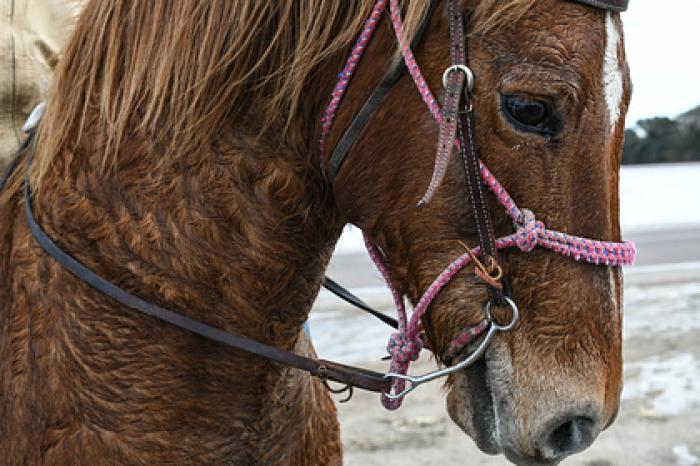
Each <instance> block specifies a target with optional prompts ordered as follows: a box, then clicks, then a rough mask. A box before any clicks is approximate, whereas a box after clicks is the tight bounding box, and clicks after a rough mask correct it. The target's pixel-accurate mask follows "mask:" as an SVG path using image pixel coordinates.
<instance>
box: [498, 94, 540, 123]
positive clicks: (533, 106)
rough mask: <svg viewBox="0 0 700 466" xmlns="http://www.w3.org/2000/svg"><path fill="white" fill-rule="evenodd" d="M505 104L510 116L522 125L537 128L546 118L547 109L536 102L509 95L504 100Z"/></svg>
mask: <svg viewBox="0 0 700 466" xmlns="http://www.w3.org/2000/svg"><path fill="white" fill-rule="evenodd" d="M506 103H507V105H508V107H507V108H508V112H509V113H510V115H511V116H512V117H513V118H515V119H516V120H518V121H519V122H520V123H522V124H524V125H529V126H537V125H538V124H540V123H542V120H544V117H545V116H547V107H546V106H545V104H544V103H543V102H540V101H537V100H529V99H523V98H521V97H518V96H512V95H511V96H508V97H507V98H506Z"/></svg>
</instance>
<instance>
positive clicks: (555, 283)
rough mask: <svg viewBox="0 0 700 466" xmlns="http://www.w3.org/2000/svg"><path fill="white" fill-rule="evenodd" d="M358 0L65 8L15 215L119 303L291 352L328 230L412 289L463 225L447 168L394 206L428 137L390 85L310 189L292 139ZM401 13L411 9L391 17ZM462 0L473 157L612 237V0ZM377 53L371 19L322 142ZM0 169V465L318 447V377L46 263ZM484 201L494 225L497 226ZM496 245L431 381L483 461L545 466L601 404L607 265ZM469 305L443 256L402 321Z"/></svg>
mask: <svg viewBox="0 0 700 466" xmlns="http://www.w3.org/2000/svg"><path fill="white" fill-rule="evenodd" d="M372 3H373V2H371V1H369V0H357V1H347V0H317V1H314V2H309V1H299V2H296V1H295V2H292V1H281V2H277V1H274V2H268V1H256V0H210V1H207V2H201V1H196V0H182V1H178V2H172V1H170V0H148V1H146V0H141V1H127V0H112V1H97V0H94V1H92V2H89V3H88V4H87V6H86V8H85V11H84V13H83V15H82V17H81V19H80V20H79V23H78V25H77V28H76V30H75V33H74V35H73V36H72V38H71V39H70V41H69V44H68V46H67V49H66V51H65V53H64V55H63V57H62V59H61V63H60V64H59V68H58V70H57V74H56V79H55V84H54V87H53V90H52V93H51V96H50V99H49V101H48V107H47V113H46V115H45V116H44V119H43V121H42V123H41V125H40V128H39V132H38V143H37V147H38V152H37V159H36V161H35V163H34V165H33V166H32V173H31V174H32V177H31V178H32V185H33V187H34V190H35V196H34V202H33V203H34V208H35V210H36V214H37V218H38V221H39V223H40V224H41V225H42V226H43V228H44V229H45V230H46V231H47V232H48V234H49V235H50V236H51V237H52V238H54V239H55V240H56V241H57V242H58V243H59V245H60V246H61V247H62V248H64V249H65V250H66V251H68V252H70V253H71V254H73V255H74V256H75V257H77V258H78V259H79V260H81V261H82V262H83V263H85V264H86V265H88V266H89V267H91V268H93V269H94V270H96V271H97V272H98V273H100V274H101V275H102V276H104V277H106V278H108V279H109V280H111V281H112V282H114V283H116V284H118V285H119V286H121V287H123V288H125V289H128V290H130V291H132V292H133V293H136V294H138V295H139V296H141V297H142V298H144V299H147V300H149V301H151V302H154V303H157V304H160V305H162V306H167V307H169V308H171V309H175V310H177V311H179V312H182V313H183V314H186V315H188V316H190V317H194V318H197V319H200V320H203V321H206V322H208V323H210V324H212V325H215V326H217V327H220V328H223V329H225V330H228V331H232V332H236V333H239V334H243V335H246V336H248V337H251V338H253V339H255V340H258V341H261V342H265V343H268V344H271V345H275V346H277V347H279V348H283V349H287V350H293V351H295V352H297V353H299V354H313V349H312V347H311V345H310V342H309V340H308V338H307V337H306V336H305V334H304V333H303V332H302V325H303V323H304V321H305V320H306V318H307V314H308V312H309V309H310V307H311V305H312V303H313V301H314V298H315V296H316V294H317V293H318V290H319V286H320V282H321V279H322V276H323V271H324V269H325V267H326V264H327V263H328V260H329V257H330V255H331V253H332V250H333V247H334V244H335V242H336V240H337V239H338V237H339V235H340V233H341V230H342V228H343V226H344V225H345V224H346V223H348V222H352V223H354V224H355V225H358V226H360V227H361V228H362V229H363V230H364V231H366V232H368V234H369V235H370V237H371V238H372V239H373V240H374V241H375V242H376V243H377V244H378V245H379V246H380V247H381V248H382V250H383V251H384V252H385V254H386V256H387V259H388V262H389V263H390V265H391V273H392V282H393V284H394V285H395V286H396V287H397V288H398V289H399V290H400V292H401V293H403V294H405V295H406V296H407V297H408V298H409V299H410V300H411V301H413V302H415V301H416V300H417V299H418V298H419V297H420V295H421V293H422V292H423V291H424V290H425V289H426V287H427V286H428V284H429V283H430V282H431V281H432V280H433V279H434V278H435V276H436V275H437V274H438V273H439V272H440V271H441V270H442V269H443V268H444V267H445V266H446V265H447V264H448V263H449V262H450V261H451V260H452V259H454V258H455V257H456V256H459V255H461V254H462V253H463V249H462V246H461V245H460V242H464V243H467V244H476V242H477V240H476V232H475V228H474V218H473V216H472V213H471V208H470V206H469V202H468V200H467V199H466V196H465V193H466V192H467V191H466V186H465V181H464V178H463V176H462V175H461V169H460V167H459V166H458V164H457V162H456V161H455V160H453V163H452V164H451V165H450V166H449V168H448V173H447V175H446V178H445V180H444V182H443V184H442V186H441V187H440V190H439V191H438V192H437V194H436V195H435V197H434V199H433V200H432V201H431V203H430V205H429V206H425V207H421V208H417V207H416V202H417V201H418V199H420V198H421V196H422V194H423V191H424V190H425V186H426V184H427V182H428V181H429V177H430V173H431V171H432V166H433V161H434V153H435V141H436V138H437V128H436V126H435V124H434V122H433V121H432V119H431V117H430V115H429V114H428V113H427V112H426V110H425V109H424V107H423V104H422V103H421V101H420V97H419V96H418V93H417V92H416V90H415V88H414V86H413V84H412V82H411V80H410V78H408V77H407V76H404V77H402V79H401V80H400V82H399V83H398V84H397V85H396V86H395V87H394V89H392V91H391V92H390V93H389V95H388V97H387V98H386V99H385V100H384V102H383V103H382V105H381V106H380V108H379V110H378V111H377V113H375V115H374V116H373V117H372V121H371V125H370V126H368V127H367V128H366V130H365V131H364V133H363V134H362V136H361V138H360V139H359V140H358V142H357V144H356V145H355V147H354V148H353V149H352V151H351V152H350V154H349V156H348V159H347V161H346V163H345V165H344V166H343V170H342V171H341V172H340V174H339V176H338V178H337V179H336V181H335V184H334V185H333V186H332V187H331V186H329V184H328V183H327V182H326V181H325V179H324V170H325V165H324V164H325V162H326V161H327V154H319V150H318V146H317V141H318V134H319V126H320V125H319V119H318V116H319V114H320V112H321V110H322V108H323V106H324V105H325V104H326V102H327V96H328V95H329V93H330V91H331V88H332V86H333V84H334V82H335V77H336V74H337V72H338V70H339V68H340V67H341V65H342V61H343V59H344V57H345V55H346V54H347V52H348V50H349V47H350V45H351V43H352V40H353V38H354V36H355V35H356V34H357V32H358V31H359V29H360V27H361V24H362V21H363V20H364V19H365V18H366V17H367V15H368V13H369V10H370V8H371V7H372ZM426 6H427V2H417V1H415V2H411V5H409V8H408V10H409V11H408V12H407V18H408V20H409V22H410V23H411V24H413V25H414V26H415V25H416V24H418V23H419V22H420V19H421V18H422V17H423V15H424V14H425V10H426ZM461 6H462V8H464V9H465V10H471V15H470V22H469V23H470V24H469V28H470V31H471V36H470V40H469V49H470V50H469V52H470V55H471V58H470V64H471V66H472V67H473V69H474V72H475V75H476V76H477V85H476V89H475V97H474V98H475V107H476V108H477V112H478V113H477V114H476V133H477V138H478V140H479V144H480V146H481V148H482V151H481V158H482V159H483V160H484V162H485V163H486V164H487V165H488V166H489V167H490V168H491V170H492V171H493V172H494V173H495V174H496V175H497V176H498V177H499V179H500V180H501V181H502V182H503V183H504V184H505V185H506V186H507V187H508V189H509V190H510V192H511V194H512V195H513V197H514V198H515V199H516V200H517V201H518V202H519V203H520V204H522V205H524V206H527V207H529V208H530V209H532V210H533V211H535V212H537V213H538V215H539V216H540V217H541V218H543V219H544V220H545V221H546V222H547V223H548V225H550V226H551V227H553V228H556V229H559V230H562V231H568V232H571V233H575V234H580V235H586V236H590V237H595V238H601V239H609V240H617V239H618V238H619V236H620V231H619V221H618V165H619V160H620V151H621V140H622V135H623V127H624V115H625V112H626V108H627V103H628V99H629V94H630V84H629V77H628V71H627V65H626V63H625V58H624V51H623V45H622V39H621V37H622V34H621V23H620V20H619V18H618V15H617V14H613V13H606V12H604V11H601V10H597V9H594V8H592V7H589V6H584V5H581V4H578V3H574V2H569V1H564V0H538V1H535V0H508V1H496V0H468V1H467V0H465V1H464V2H462V5H461ZM447 29H448V23H447V18H446V15H445V13H444V10H443V9H442V8H438V10H437V11H436V13H435V14H434V15H433V16H432V18H431V19H430V23H429V25H428V29H427V33H426V35H425V37H424V38H423V40H422V42H421V45H420V46H419V47H418V49H417V53H416V56H417V59H418V62H419V63H420V64H421V66H422V68H423V71H424V74H425V75H426V78H427V80H428V83H429V84H430V85H431V86H432V87H433V88H434V89H437V88H439V86H440V84H439V83H440V79H441V75H442V72H443V70H444V69H445V67H446V66H447V65H448V64H449V63H450V57H449V49H448V47H447V40H448V37H449V34H448V30H447ZM395 51H396V46H395V42H394V39H393V35H392V32H391V30H390V27H389V25H388V23H387V22H386V21H384V22H382V23H381V24H380V26H379V28H378V30H377V33H376V34H375V38H374V39H373V40H372V42H371V44H370V46H369V48H368V50H367V52H366V54H365V57H364V58H363V61H362V63H361V64H360V66H359V68H358V70H357V73H356V76H355V78H354V80H353V85H352V86H351V87H350V90H349V93H348V95H347V97H346V99H345V100H344V103H343V106H342V107H341V109H340V112H339V114H338V118H337V120H336V124H335V128H336V129H335V130H334V131H333V132H332V133H331V136H330V139H329V145H330V146H333V145H334V144H335V143H336V142H337V140H338V138H339V136H340V133H341V131H342V128H344V127H346V126H347V124H348V122H349V121H350V119H351V118H352V117H353V116H354V115H355V114H356V113H357V111H358V110H359V107H360V106H361V105H362V103H363V101H364V99H366V98H367V96H368V95H369V93H370V92H371V89H372V88H373V87H374V86H375V85H376V84H377V82H378V81H379V79H380V78H381V75H382V74H383V72H384V70H385V69H386V67H387V66H388V64H389V63H390V62H391V61H392V60H393V59H394V58H395ZM523 109H525V110H523ZM21 172H22V170H18V171H17V173H15V174H14V175H13V177H12V178H11V180H10V183H9V184H8V186H7V187H6V188H5V190H4V192H3V193H2V194H0V219H1V220H0V261H1V262H0V390H1V392H0V451H1V452H2V453H3V456H2V458H0V462H1V463H3V464H12V465H15V464H47V465H48V464H51V465H55V464H159V463H168V464H171V463H176V464H191V463H201V464H265V465H269V464H299V465H307V464H336V463H340V462H341V458H342V456H341V445H340V440H339V427H338V421H337V417H336V413H335V408H334V405H333V401H332V400H331V398H330V396H329V395H328V393H327V391H326V389H325V388H324V386H323V385H322V384H321V383H320V381H319V380H318V379H315V378H313V377H311V376H309V375H308V374H306V373H304V372H301V371H299V370H297V369H291V368H288V367H283V366H280V365H279V364H276V363H271V362H269V361H266V360H263V359H260V358H257V357H253V356H250V355H248V354H245V353H242V352H239V351H236V350H231V349H228V348H224V347H222V346H220V345H217V344H215V343H211V342H208V341H205V340H203V339H201V338H199V337H196V336H194V335H190V334H188V333H183V332H182V331H181V330H178V329H176V328H174V327H170V326H168V325H165V324H162V323H160V322H157V321H154V320H153V319H151V318H148V317H146V316H143V315H140V314H138V313H135V312H133V311H131V310H129V309H127V308H124V307H123V306H120V305H118V304H116V303H115V302H114V301H112V300H111V299H110V298H108V297H106V296H105V295H103V294H101V293H100V292H98V291H96V290H94V289H93V288H91V287H90V286H89V285H87V284H85V283H84V282H82V281H80V280H79V279H78V278H76V277H74V276H73V275H71V274H70V273H69V272H67V271H66V270H65V269H63V268H62V267H61V266H60V265H58V264H57V263H56V262H55V261H54V260H53V259H52V258H50V257H49V256H47V255H46V254H45V253H44V252H43V250H41V249H40V248H39V246H37V244H36V242H35V241H34V239H33V238H32V236H31V233H30V231H29V230H28V226H27V222H26V220H25V217H24V213H23V210H22V204H23V200H22V195H21V190H20V185H21ZM492 201H493V199H491V200H490V202H492ZM490 208H491V211H492V216H493V218H494V220H495V227H496V230H497V233H498V234H499V235H501V234H505V233H509V232H510V231H512V225H510V224H509V223H510V222H509V221H508V219H507V218H506V216H505V215H503V213H502V210H499V209H497V206H496V205H495V203H494V204H493V205H491V206H490ZM502 263H503V265H504V268H505V269H506V270H505V271H506V272H507V274H508V276H509V277H511V281H512V288H513V299H514V300H515V301H516V302H517V303H518V304H519V306H520V309H521V314H522V316H521V321H520V323H519V324H518V326H517V327H516V328H515V330H514V331H513V332H511V333H508V334H502V335H499V336H498V337H497V338H496V339H495V340H494V342H493V343H492V345H491V346H490V348H489V350H488V352H487V354H486V356H485V358H484V359H482V360H481V362H480V363H478V364H477V365H475V366H473V367H471V368H469V369H467V370H465V371H462V372H460V373H458V374H454V375H452V376H451V378H450V379H449V384H448V388H449V391H448V396H447V406H448V410H449V413H450V415H451V417H452V419H453V420H454V421H455V422H456V423H457V424H458V425H459V426H460V427H461V428H462V429H463V430H464V431H465V432H466V433H467V434H468V435H469V436H471V437H472V438H473V439H474V441H475V442H476V443H477V444H478V446H479V448H481V449H482V450H483V451H485V452H487V453H498V452H503V453H505V454H506V455H507V456H508V458H509V459H511V460H512V461H514V462H518V463H522V464H552V463H556V462H558V461H559V460H561V459H562V458H564V457H566V456H567V455H568V454H571V453H573V452H576V451H579V450H581V449H583V448H585V447H587V446H588V445H589V444H590V442H592V440H593V439H594V438H595V436H596V435H597V433H598V432H600V431H601V430H602V429H603V428H605V427H606V426H608V425H609V424H610V423H611V422H612V421H613V419H614V417H615V413H616V411H617V407H618V403H619V393H620V388H621V351H620V345H621V308H620V306H621V303H620V293H621V276H620V274H619V270H617V269H610V268H606V267H597V266H592V265H587V264H581V263H577V262H574V261H571V260H569V259H566V258H563V257H561V256H558V255H554V254H552V253H550V252H546V251H543V250H535V251H533V252H532V253H530V254H524V253H522V252H520V251H510V252H507V253H505V254H504V255H503V257H502ZM483 301H484V291H483V286H481V285H480V284H479V283H478V282H477V280H476V278H475V277H474V276H473V275H471V274H470V273H468V272H467V271H462V272H461V273H460V277H459V279H458V280H453V281H452V282H451V283H450V285H449V286H448V287H447V288H446V289H445V290H444V291H443V292H442V293H441V294H440V295H439V296H438V298H437V300H436V301H435V302H434V303H433V305H432V306H431V310H430V313H429V314H427V316H426V317H425V319H424V327H425V328H426V330H427V336H428V340H429V345H430V347H431V348H432V349H433V350H434V351H435V352H436V354H441V350H443V349H444V348H445V347H446V346H447V345H448V344H449V342H450V340H451V339H452V337H454V335H455V334H456V333H457V332H458V331H459V330H461V329H463V328H464V327H465V326H467V325H471V324H474V323H475V322H477V321H479V319H481V318H482V312H483ZM358 337H359V338H361V336H358ZM436 401H437V400H436ZM377 409H380V408H379V407H378V408H377Z"/></svg>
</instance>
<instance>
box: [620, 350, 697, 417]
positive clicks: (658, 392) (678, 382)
mask: <svg viewBox="0 0 700 466" xmlns="http://www.w3.org/2000/svg"><path fill="white" fill-rule="evenodd" d="M633 374H636V375H633ZM634 398H648V399H649V406H650V408H651V410H652V411H654V412H656V413H660V414H664V415H677V414H681V413H683V412H686V411H688V410H689V409H693V408H696V407H698V406H700V361H698V360H697V359H695V357H694V356H693V355H692V354H690V353H681V354H678V355H676V356H674V357H669V358H663V359H662V358H658V357H655V358H652V359H650V360H647V361H638V362H632V363H627V364H626V365H625V386H624V388H623V390H622V399H623V400H625V399H634Z"/></svg>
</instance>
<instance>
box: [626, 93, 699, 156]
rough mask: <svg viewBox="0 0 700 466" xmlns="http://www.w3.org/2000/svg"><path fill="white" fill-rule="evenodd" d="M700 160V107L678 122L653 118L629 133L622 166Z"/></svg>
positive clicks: (642, 121)
mask: <svg viewBox="0 0 700 466" xmlns="http://www.w3.org/2000/svg"><path fill="white" fill-rule="evenodd" d="M692 160H695V161H700V106H698V107H696V108H694V109H693V110H690V111H689V112H686V113H684V114H682V115H681V116H679V117H678V118H676V119H673V120H672V119H670V118H650V119H648V120H641V121H638V122H637V128H635V129H628V130H626V131H625V145H624V146H623V149H622V163H623V164H635V163H659V162H688V161H692Z"/></svg>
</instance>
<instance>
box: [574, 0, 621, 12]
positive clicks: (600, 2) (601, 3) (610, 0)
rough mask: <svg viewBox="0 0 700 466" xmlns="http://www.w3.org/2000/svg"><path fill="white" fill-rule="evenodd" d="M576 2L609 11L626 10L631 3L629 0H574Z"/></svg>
mask: <svg viewBox="0 0 700 466" xmlns="http://www.w3.org/2000/svg"><path fill="white" fill-rule="evenodd" d="M572 1H574V2H576V3H583V4H584V5H590V6H593V7H596V8H600V9H602V10H609V11H625V10H627V6H628V4H629V0H572Z"/></svg>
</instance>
